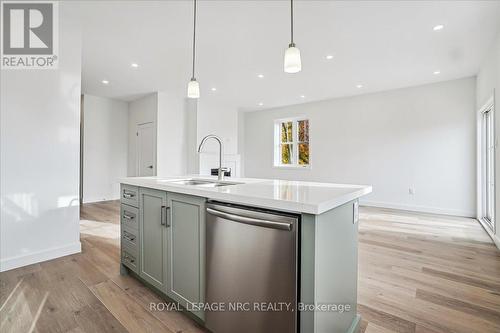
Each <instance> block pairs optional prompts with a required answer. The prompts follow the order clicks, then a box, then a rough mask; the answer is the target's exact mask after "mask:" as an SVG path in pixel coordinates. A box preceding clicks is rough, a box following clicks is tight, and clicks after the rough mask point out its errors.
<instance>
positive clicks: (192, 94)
mask: <svg viewBox="0 0 500 333" xmlns="http://www.w3.org/2000/svg"><path fill="white" fill-rule="evenodd" d="M193 14H194V15H193V17H194V18H193V74H192V76H191V80H190V81H189V83H188V92H187V97H189V98H200V84H199V83H198V81H196V78H195V77H194V63H195V59H196V0H194V10H193Z"/></svg>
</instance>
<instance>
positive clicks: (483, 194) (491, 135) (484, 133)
mask: <svg viewBox="0 0 500 333" xmlns="http://www.w3.org/2000/svg"><path fill="white" fill-rule="evenodd" d="M486 120H488V122H487V121H486ZM478 125H479V126H478V127H479V136H478V139H479V145H478V148H479V149H478V150H479V154H478V157H479V170H480V176H479V193H478V196H479V198H481V199H480V202H479V210H480V212H479V216H478V218H479V221H480V222H481V223H482V224H483V226H484V227H485V229H486V230H487V231H488V232H492V233H493V234H494V233H495V232H496V229H497V226H496V213H497V212H496V211H495V208H496V207H495V200H496V199H495V190H496V189H495V187H496V174H495V153H496V152H495V150H496V145H497V142H496V141H495V140H496V133H495V102H494V98H493V97H491V98H490V99H489V100H488V102H486V104H485V105H484V106H483V107H482V108H481V109H480V110H479V121H478ZM487 127H488V128H487ZM488 145H489V148H487V146H488ZM485 150H487V152H486V153H485ZM486 172H488V173H489V174H490V176H491V178H490V183H492V184H493V185H488V184H486V183H487V175H486ZM488 191H490V192H489V195H487V192H488ZM488 199H489V200H488Z"/></svg>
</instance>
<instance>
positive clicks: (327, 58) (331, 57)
mask: <svg viewBox="0 0 500 333" xmlns="http://www.w3.org/2000/svg"><path fill="white" fill-rule="evenodd" d="M325 58H326V60H332V59H333V55H331V54H329V55H327V56H326V57H325Z"/></svg>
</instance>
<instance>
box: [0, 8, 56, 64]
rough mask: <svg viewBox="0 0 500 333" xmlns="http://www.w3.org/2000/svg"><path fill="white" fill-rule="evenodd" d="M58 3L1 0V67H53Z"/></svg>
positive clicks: (54, 62)
mask: <svg viewBox="0 0 500 333" xmlns="http://www.w3.org/2000/svg"><path fill="white" fill-rule="evenodd" d="M57 19H58V3H57V2H53V1H40V2H26V1H2V25H1V26H2V52H1V53H2V62H1V64H2V69H55V68H57V64H58V61H57V60H58V54H57V53H58V37H59V35H58V24H57V21H58V20H57Z"/></svg>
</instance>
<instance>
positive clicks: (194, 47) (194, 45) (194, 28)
mask: <svg viewBox="0 0 500 333" xmlns="http://www.w3.org/2000/svg"><path fill="white" fill-rule="evenodd" d="M193 13H194V15H193V76H192V78H191V79H195V77H194V62H195V57H196V0H194V11H193Z"/></svg>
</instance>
